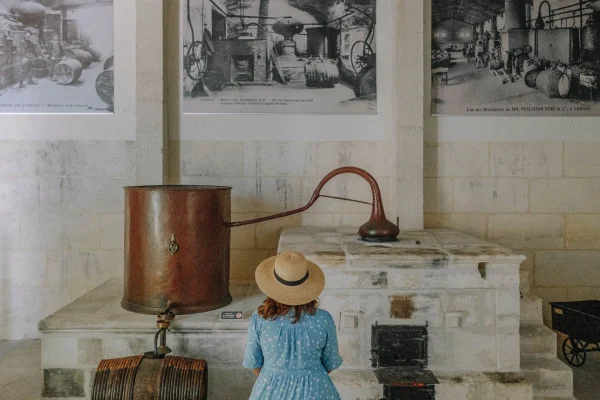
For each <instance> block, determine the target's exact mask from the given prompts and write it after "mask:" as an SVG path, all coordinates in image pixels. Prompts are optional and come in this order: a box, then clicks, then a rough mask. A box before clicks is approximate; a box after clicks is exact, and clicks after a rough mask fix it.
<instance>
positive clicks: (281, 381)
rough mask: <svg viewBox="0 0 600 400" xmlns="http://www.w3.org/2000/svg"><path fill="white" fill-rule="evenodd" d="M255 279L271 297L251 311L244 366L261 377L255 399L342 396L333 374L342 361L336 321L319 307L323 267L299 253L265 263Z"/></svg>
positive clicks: (252, 398)
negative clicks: (333, 379) (330, 376)
mask: <svg viewBox="0 0 600 400" xmlns="http://www.w3.org/2000/svg"><path fill="white" fill-rule="evenodd" d="M256 282H257V284H258V287H259V288H260V290H261V291H262V292H263V293H264V294H266V295H267V296H268V298H267V299H266V300H265V301H264V303H263V304H262V305H261V306H260V307H259V308H258V310H257V311H256V312H255V313H254V314H253V315H252V319H251V320H250V326H249V328H248V343H247V347H246V355H245V357H244V367H245V368H248V369H251V370H252V371H253V372H254V373H255V374H256V375H257V376H258V379H257V380H256V383H255V384H254V388H253V390H252V395H251V396H250V400H330V399H331V400H341V398H340V395H339V393H338V391H337V390H336V388H335V386H334V385H333V382H331V379H330V378H329V373H330V372H331V371H333V370H334V369H337V368H339V367H340V366H341V365H342V358H341V357H340V354H339V351H338V344H337V336H336V328H335V323H334V321H333V318H332V317H331V315H330V314H329V313H328V312H327V311H325V310H321V309H319V308H318V300H317V297H319V295H320V294H321V292H322V291H323V288H324V287H325V276H324V275H323V271H322V270H321V268H319V266H318V265H316V264H314V263H312V262H310V261H308V260H306V258H304V256H303V255H302V254H300V253H297V252H283V253H281V254H279V255H278V256H277V257H271V258H269V259H267V260H265V261H263V262H262V263H261V264H260V265H259V266H258V268H257V270H256Z"/></svg>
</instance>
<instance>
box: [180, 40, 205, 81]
mask: <svg viewBox="0 0 600 400" xmlns="http://www.w3.org/2000/svg"><path fill="white" fill-rule="evenodd" d="M184 62H185V71H186V73H187V75H188V76H189V77H190V79H192V80H194V81H199V80H202V78H203V77H204V73H205V72H206V67H207V66H208V54H207V53H206V49H204V48H203V46H202V42H198V41H196V42H194V43H192V44H191V45H190V47H189V48H188V51H187V55H186V57H185V60H184Z"/></svg>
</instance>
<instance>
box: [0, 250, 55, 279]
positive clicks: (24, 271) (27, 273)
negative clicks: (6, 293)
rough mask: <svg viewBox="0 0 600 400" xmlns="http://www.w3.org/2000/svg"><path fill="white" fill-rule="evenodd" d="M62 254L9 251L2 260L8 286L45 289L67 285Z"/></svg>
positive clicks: (4, 276) (0, 261)
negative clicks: (57, 257)
mask: <svg viewBox="0 0 600 400" xmlns="http://www.w3.org/2000/svg"><path fill="white" fill-rule="evenodd" d="M54 255H58V256H59V257H60V256H61V253H60V252H59V253H46V252H44V251H35V250H33V251H32V250H24V251H7V252H6V253H4V255H3V260H0V265H1V266H2V269H3V279H4V282H5V284H6V285H7V286H11V287H15V288H19V287H20V288H44V287H59V286H64V285H65V283H66V282H65V278H64V277H65V272H64V271H63V264H62V258H59V259H54V257H53V256H54Z"/></svg>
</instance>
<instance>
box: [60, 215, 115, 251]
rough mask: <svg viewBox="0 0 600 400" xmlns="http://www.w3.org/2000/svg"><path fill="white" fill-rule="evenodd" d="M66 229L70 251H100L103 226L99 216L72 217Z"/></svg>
mask: <svg viewBox="0 0 600 400" xmlns="http://www.w3.org/2000/svg"><path fill="white" fill-rule="evenodd" d="M66 228H67V229H66V237H67V248H68V249H69V250H98V249H100V247H101V246H100V243H101V239H102V225H101V219H100V215H99V214H82V215H81V214H80V215H71V216H69V218H68V219H67V220H66ZM122 230H123V228H121V231H122ZM117 236H118V235H117Z"/></svg>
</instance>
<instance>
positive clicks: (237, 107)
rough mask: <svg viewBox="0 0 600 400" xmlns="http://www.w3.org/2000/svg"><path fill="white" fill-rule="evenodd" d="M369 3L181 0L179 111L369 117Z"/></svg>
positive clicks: (372, 70) (372, 101) (372, 45)
mask: <svg viewBox="0 0 600 400" xmlns="http://www.w3.org/2000/svg"><path fill="white" fill-rule="evenodd" d="M376 1H377V0H184V1H183V2H182V3H183V4H182V15H183V21H182V22H183V24H184V25H183V26H184V29H183V59H184V66H183V97H184V99H183V112H184V113H190V114H196V113H200V114H202V113H300V114H376V113H377V70H376V67H377V65H376V59H377V56H376V54H377V38H376V10H377V8H376ZM379 1H382V0H379ZM385 1H387V0H385Z"/></svg>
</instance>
